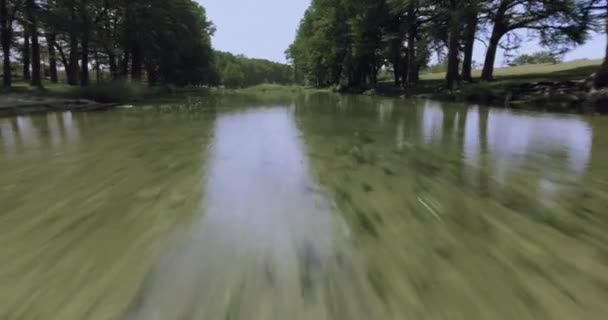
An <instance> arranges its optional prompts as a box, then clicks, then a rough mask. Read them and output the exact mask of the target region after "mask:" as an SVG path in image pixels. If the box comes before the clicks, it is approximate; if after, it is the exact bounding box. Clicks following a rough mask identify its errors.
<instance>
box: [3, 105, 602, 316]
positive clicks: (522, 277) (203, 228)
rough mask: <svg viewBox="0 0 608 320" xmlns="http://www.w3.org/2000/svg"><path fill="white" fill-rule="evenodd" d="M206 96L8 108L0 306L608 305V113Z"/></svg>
mask: <svg viewBox="0 0 608 320" xmlns="http://www.w3.org/2000/svg"><path fill="white" fill-rule="evenodd" d="M211 100H212V101H209V102H206V101H205V102H198V103H193V102H190V103H188V104H187V105H184V106H177V107H176V106H165V107H162V108H160V107H149V108H135V109H128V110H116V111H112V112H107V113H74V114H71V113H51V114H43V115H34V116H21V117H16V118H0V168H1V170H0V319H10V320H12V319H26V320H29V319H61V320H76V319H104V320H105V319H128V320H130V319H133V320H139V319H145V320H166V319H176V320H191V319H205V320H207V319H218V320H219V319H252V320H255V319H463V320H474V319H484V320H485V319H505V320H506V319H509V320H510V319H605V315H606V314H607V313H608V304H607V303H606V301H608V216H607V214H608V210H607V209H608V118H603V117H579V116H566V115H552V114H537V113H519V112H514V111H508V110H503V109H488V108H479V107H476V106H469V107H466V106H459V105H441V104H439V103H436V102H431V101H419V102H411V101H406V100H391V99H380V98H370V97H355V96H336V95H329V94H314V95H308V96H298V97H292V98H277V99H272V100H270V99H269V100H264V99H253V98H251V99H247V98H244V97H239V98H230V97H222V98H218V99H211Z"/></svg>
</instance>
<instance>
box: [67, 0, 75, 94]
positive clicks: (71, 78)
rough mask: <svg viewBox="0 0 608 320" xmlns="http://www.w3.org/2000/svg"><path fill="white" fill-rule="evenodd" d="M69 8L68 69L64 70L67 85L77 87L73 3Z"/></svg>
mask: <svg viewBox="0 0 608 320" xmlns="http://www.w3.org/2000/svg"><path fill="white" fill-rule="evenodd" d="M72 3H73V5H72V6H71V8H70V19H71V20H70V21H71V26H72V27H71V28H70V34H69V37H70V40H69V41H70V56H69V58H68V59H69V61H68V63H69V68H68V70H66V72H67V75H68V84H69V85H71V86H76V85H78V34H77V33H76V8H75V4H74V1H72Z"/></svg>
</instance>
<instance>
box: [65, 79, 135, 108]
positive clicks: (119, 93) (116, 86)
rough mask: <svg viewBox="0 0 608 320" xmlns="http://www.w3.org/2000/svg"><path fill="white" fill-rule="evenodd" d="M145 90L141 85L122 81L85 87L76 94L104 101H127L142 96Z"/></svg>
mask: <svg viewBox="0 0 608 320" xmlns="http://www.w3.org/2000/svg"><path fill="white" fill-rule="evenodd" d="M144 91H145V89H144V88H143V87H142V86H141V85H138V84H132V83H127V82H122V81H121V82H113V83H105V84H100V85H94V86H88V87H83V88H80V89H79V90H77V91H76V95H77V96H78V97H80V98H83V99H88V100H93V101H96V102H102V103H126V102H132V101H134V100H138V99H140V98H142V96H143V93H144Z"/></svg>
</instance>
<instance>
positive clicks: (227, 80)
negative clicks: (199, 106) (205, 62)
mask: <svg viewBox="0 0 608 320" xmlns="http://www.w3.org/2000/svg"><path fill="white" fill-rule="evenodd" d="M215 66H216V69H217V70H218V72H219V74H220V83H221V84H222V85H225V86H226V87H231V88H234V87H248V86H254V85H258V84H262V83H276V84H291V83H292V82H293V70H292V68H291V67H290V66H288V65H286V64H282V63H277V62H272V61H268V60H263V59H251V58H247V57H245V56H243V55H233V54H231V53H228V52H222V51H216V52H215Z"/></svg>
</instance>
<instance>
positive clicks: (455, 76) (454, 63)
mask: <svg viewBox="0 0 608 320" xmlns="http://www.w3.org/2000/svg"><path fill="white" fill-rule="evenodd" d="M461 1H462V0H448V7H447V9H448V12H447V19H448V21H449V22H448V23H449V29H448V61H447V63H448V68H447V72H446V76H445V79H446V85H447V88H448V89H450V90H451V89H453V88H454V84H455V83H456V82H457V81H459V79H460V75H459V61H458V55H459V48H460V31H461V27H462V21H461V10H460V4H461Z"/></svg>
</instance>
